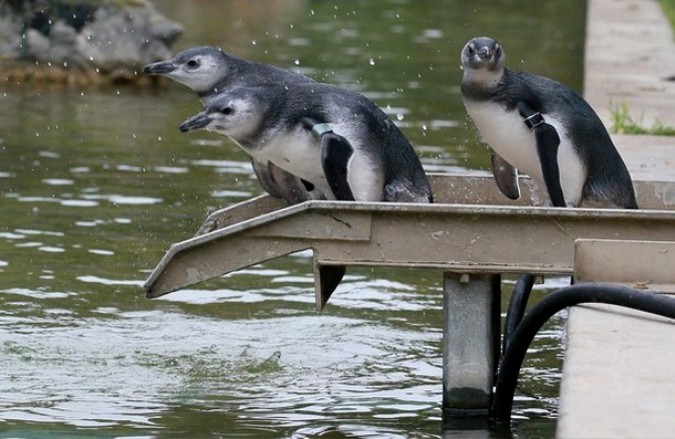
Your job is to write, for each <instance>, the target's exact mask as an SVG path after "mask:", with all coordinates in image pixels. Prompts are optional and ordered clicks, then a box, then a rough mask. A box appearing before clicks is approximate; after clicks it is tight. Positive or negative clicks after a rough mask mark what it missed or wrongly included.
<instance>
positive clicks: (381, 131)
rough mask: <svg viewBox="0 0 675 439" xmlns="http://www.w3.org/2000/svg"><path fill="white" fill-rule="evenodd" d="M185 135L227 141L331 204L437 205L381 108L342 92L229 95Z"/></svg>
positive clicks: (189, 124)
mask: <svg viewBox="0 0 675 439" xmlns="http://www.w3.org/2000/svg"><path fill="white" fill-rule="evenodd" d="M180 129H181V131H184V132H185V131H191V130H195V129H207V130H209V131H215V132H218V133H220V134H224V135H226V136H229V137H230V138H232V139H234V140H235V141H236V142H237V143H238V144H239V146H241V147H242V148H243V149H244V150H245V151H246V152H247V153H248V154H250V155H251V156H252V157H254V158H255V159H256V160H259V161H269V162H271V163H274V164H275V165H276V166H278V167H280V168H282V169H285V170H286V171H288V172H290V173H292V174H293V175H297V176H299V177H301V178H302V179H304V180H307V181H309V182H310V183H312V184H313V185H315V186H316V187H317V188H319V189H320V190H321V191H322V192H323V193H324V194H325V195H326V196H327V197H328V198H330V199H338V200H356V201H392V202H415V203H429V202H431V201H432V195H431V188H430V186H429V182H428V181H427V177H426V174H425V173H424V170H423V168H422V165H421V163H420V161H419V159H418V157H417V155H416V154H415V151H414V150H413V147H412V146H411V145H410V143H409V142H408V140H407V139H406V138H405V136H403V134H402V133H401V131H399V129H398V128H397V127H396V125H395V124H394V123H393V122H392V121H391V120H390V119H389V118H388V117H387V116H386V115H385V114H384V112H383V111H382V110H381V109H380V108H379V107H378V106H377V105H375V104H374V103H373V102H371V101H370V100H368V99H367V98H366V97H364V96H363V95H361V94H359V93H356V92H353V91H350V90H347V89H344V88H341V87H337V86H333V85H328V84H318V83H310V84H294V85H293V86H292V87H287V86H284V85H279V86H265V87H241V88H234V89H230V90H228V91H225V92H223V93H221V94H219V95H217V96H215V97H213V98H211V99H209V100H208V101H207V103H206V105H205V107H204V110H203V111H202V112H200V113H199V114H197V115H195V116H193V117H191V118H190V119H188V120H186V121H185V122H183V124H182V125H181V126H180Z"/></svg>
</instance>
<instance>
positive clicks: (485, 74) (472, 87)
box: [461, 68, 504, 99]
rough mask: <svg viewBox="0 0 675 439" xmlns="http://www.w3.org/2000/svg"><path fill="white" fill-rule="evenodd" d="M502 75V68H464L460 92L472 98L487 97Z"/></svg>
mask: <svg viewBox="0 0 675 439" xmlns="http://www.w3.org/2000/svg"><path fill="white" fill-rule="evenodd" d="M503 77H504V69H503V68H501V69H498V70H489V69H471V68H464V75H463V77H462V87H461V88H462V94H463V95H464V96H465V97H468V98H472V99H480V98H487V97H489V96H490V95H492V94H493V92H494V91H495V90H496V89H497V87H498V86H499V83H500V81H501V80H502V78H503Z"/></svg>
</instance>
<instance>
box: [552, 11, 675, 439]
mask: <svg viewBox="0 0 675 439" xmlns="http://www.w3.org/2000/svg"><path fill="white" fill-rule="evenodd" d="M586 32H587V36H586V60H585V62H586V65H585V82H584V84H585V97H586V99H587V100H588V101H589V102H590V103H591V105H592V106H593V107H594V108H595V109H596V111H597V112H598V114H600V116H601V118H602V119H603V121H604V122H605V124H606V125H607V126H608V127H609V126H611V124H612V123H611V118H610V108H611V105H612V104H620V103H622V102H625V103H626V104H627V105H628V109H629V112H630V114H631V115H634V116H635V117H640V116H642V117H643V123H644V124H645V125H646V126H651V125H652V124H653V123H656V122H657V121H658V122H660V123H663V124H665V125H669V126H675V81H673V80H672V78H674V77H675V43H674V41H673V33H672V31H671V29H670V24H669V22H668V21H667V20H666V18H665V16H664V15H663V13H662V11H661V8H660V6H659V4H658V1H656V0H589V1H588V17H587V31H586ZM612 137H613V139H614V141H615V143H616V145H617V147H618V148H619V151H620V152H621V154H622V156H623V158H624V161H625V162H626V165H627V166H628V168H629V170H630V172H631V175H632V176H633V178H634V179H636V180H661V181H664V180H667V181H673V182H674V183H673V186H672V187H673V188H674V189H673V190H674V191H675V137H656V136H627V135H621V136H618V135H613V136H612ZM638 203H639V200H638ZM619 238H620V237H619ZM587 244H588V245H586V246H585V249H584V248H583V247H584V246H580V245H578V246H577V252H576V253H575V255H576V256H575V278H576V279H577V280H579V281H610V282H623V283H626V282H627V281H628V279H627V278H625V276H626V275H627V273H628V272H631V275H630V276H629V277H631V280H630V281H628V286H631V287H634V288H635V287H636V286H639V287H640V288H644V289H648V290H651V291H653V292H668V293H671V294H672V293H673V292H674V291H673V286H674V285H675V243H671V244H666V243H663V244H660V243H654V242H651V243H644V242H643V243H642V244H639V243H622V244H621V245H623V246H624V247H617V246H616V245H617V244H615V243H613V242H611V241H609V242H606V243H598V242H594V243H587ZM654 244H656V245H655V246H654ZM650 245H652V247H651V248H652V251H651V253H650V254H647V253H645V252H644V250H645V249H644V247H645V246H650ZM580 248H581V250H582V251H580ZM577 258H582V259H583V260H577ZM631 259H632V261H631ZM577 262H579V266H580V267H577ZM659 264H661V265H659ZM663 264H666V265H667V266H665V267H664V266H663ZM582 267H583V269H584V270H586V271H585V272H584V273H579V272H577V269H579V268H582ZM655 268H658V269H657V270H656V271H654V272H653V273H651V274H650V273H649V271H650V270H652V269H655ZM608 276H609V277H608ZM612 276H615V277H612ZM622 276H624V277H623V278H622ZM645 276H646V277H645ZM655 276H666V278H667V280H664V279H659V281H661V282H665V284H663V285H657V284H656V283H654V281H655V279H656V277H655ZM668 282H670V283H668ZM674 363H675V322H673V321H672V320H668V319H663V318H658V317H654V316H652V315H647V314H644V313H640V312H636V311H628V310H626V309H623V308H619V307H615V306H607V305H589V306H577V307H574V308H572V310H571V311H570V316H569V319H568V324H567V348H566V352H565V360H564V364H563V377H562V383H561V390H560V408H559V420H558V431H557V436H558V437H560V438H663V439H666V438H675V373H673V371H672V365H673V364H674Z"/></svg>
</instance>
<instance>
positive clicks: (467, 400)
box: [443, 272, 500, 416]
mask: <svg viewBox="0 0 675 439" xmlns="http://www.w3.org/2000/svg"><path fill="white" fill-rule="evenodd" d="M499 317H500V283H499V275H471V276H469V275H466V274H463V275H457V274H454V273H448V272H446V273H444V275H443V320H444V324H443V414H444V415H445V416H487V414H488V408H489V406H490V398H491V394H492V386H493V382H494V377H495V370H496V367H497V361H498V359H499V336H500V329H499V328H500V324H499V322H500V320H499Z"/></svg>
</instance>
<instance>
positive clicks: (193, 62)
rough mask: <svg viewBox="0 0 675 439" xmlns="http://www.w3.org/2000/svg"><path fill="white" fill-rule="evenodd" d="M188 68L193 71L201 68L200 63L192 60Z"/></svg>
mask: <svg viewBox="0 0 675 439" xmlns="http://www.w3.org/2000/svg"><path fill="white" fill-rule="evenodd" d="M187 66H188V67H190V68H191V69H194V68H196V67H199V61H197V60H196V59H191V60H190V61H188V62H187Z"/></svg>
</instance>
